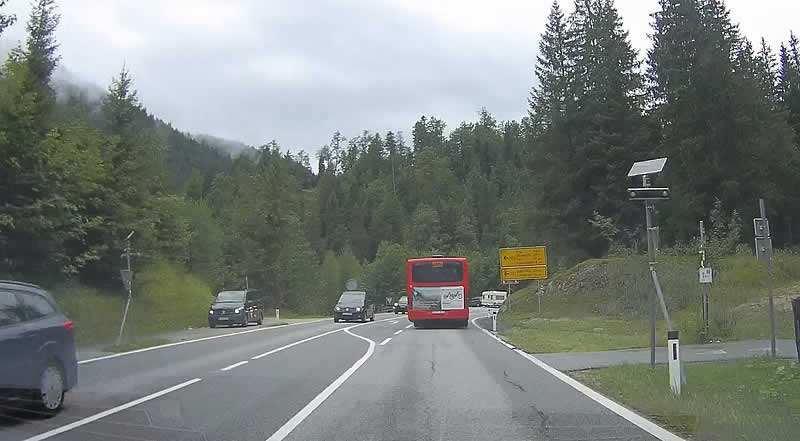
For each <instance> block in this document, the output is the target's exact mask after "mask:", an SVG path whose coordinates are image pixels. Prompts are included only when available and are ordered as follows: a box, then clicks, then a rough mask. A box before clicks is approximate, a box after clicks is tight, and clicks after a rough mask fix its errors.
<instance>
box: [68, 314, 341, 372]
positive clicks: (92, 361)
mask: <svg viewBox="0 0 800 441" xmlns="http://www.w3.org/2000/svg"><path fill="white" fill-rule="evenodd" d="M325 320H330V319H327V318H324V319H318V320H309V321H307V322H297V323H289V324H287V325H278V326H268V327H266V328H255V329H249V330H247V331H239V332H231V333H229V334H219V335H212V336H210V337H203V338H197V339H194V340H184V341H177V342H175V343H167V344H164V345H158V346H151V347H149V348H142V349H136V350H133V351H128V352H120V353H118V354H111V355H104V356H102V357H97V358H90V359H88V360H81V361H79V362H78V364H86V363H94V362H95V361H100V360H108V359H109V358H117V357H123V356H125V355H131V354H138V353H140V352H147V351H154V350H156V349H164V348H169V347H172V346H179V345H185V344H188V343H197V342H199V341H207V340H214V339H217V338H223V337H231V336H233V335H242V334H249V333H251V332H262V331H269V330H271V329H280V328H286V327H288V326H298V325H305V324H308V323H318V322H321V321H325Z"/></svg>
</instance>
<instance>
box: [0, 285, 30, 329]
mask: <svg viewBox="0 0 800 441" xmlns="http://www.w3.org/2000/svg"><path fill="white" fill-rule="evenodd" d="M23 320H25V316H24V315H23V311H22V305H20V303H19V300H17V296H16V295H14V293H12V292H8V291H0V326H6V325H13V324H15V323H20V322H22V321H23Z"/></svg>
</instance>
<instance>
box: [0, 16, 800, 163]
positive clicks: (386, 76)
mask: <svg viewBox="0 0 800 441" xmlns="http://www.w3.org/2000/svg"><path fill="white" fill-rule="evenodd" d="M616 3H617V7H618V9H619V10H620V12H621V15H622V17H623V20H624V24H625V27H626V28H627V29H628V30H629V31H630V33H631V41H632V42H633V44H634V46H635V47H636V48H637V49H638V50H639V51H640V54H642V56H643V54H644V51H645V50H646V49H647V48H648V47H649V40H648V36H647V34H648V32H649V30H650V17H649V14H650V13H652V12H653V11H654V10H656V9H657V4H658V2H657V0H617V2H616ZM58 4H59V6H60V13H61V15H62V19H61V25H60V27H59V29H58V40H59V42H60V44H61V55H62V57H63V58H62V65H63V66H64V67H65V68H66V69H68V70H69V71H70V72H71V73H73V74H74V75H76V76H77V77H78V78H80V79H82V80H84V81H88V82H91V83H95V84H97V85H99V86H101V87H103V88H105V87H107V85H108V83H109V81H110V80H111V78H112V76H114V75H115V74H116V73H117V72H119V70H120V68H121V66H122V64H123V62H124V63H126V65H127V66H128V68H129V69H130V70H131V72H132V73H133V75H134V78H135V81H136V88H137V89H138V90H139V96H140V97H141V99H142V101H143V102H144V104H145V106H146V107H147V108H148V110H149V111H150V112H152V113H154V114H155V115H156V116H158V117H160V118H162V119H164V120H166V121H170V122H172V123H173V125H174V126H175V127H177V128H179V129H181V130H184V131H189V132H193V133H207V134H212V135H216V136H220V137H225V138H229V139H235V140H240V141H243V142H246V143H248V144H251V145H259V144H263V143H266V142H268V141H270V140H272V139H275V140H277V141H278V142H279V143H280V144H281V145H282V146H283V147H284V148H291V149H292V150H295V151H296V150H299V149H305V150H307V151H309V152H315V151H316V150H317V149H319V147H321V146H322V145H324V144H326V143H327V142H328V141H329V140H330V137H331V134H332V133H333V132H334V131H335V130H340V131H341V132H342V133H343V134H344V135H345V136H353V135H356V134H359V133H360V132H361V130H370V131H373V132H374V131H380V132H384V131H386V130H395V131H398V130H401V131H404V132H405V133H407V134H408V136H407V138H409V140H410V130H411V126H412V125H413V123H414V122H415V121H416V120H417V119H418V118H419V116H420V115H423V114H426V115H435V116H437V117H439V118H442V119H444V120H445V122H446V123H447V124H448V127H449V128H453V127H454V126H456V125H457V124H458V123H460V122H461V121H464V120H474V119H475V117H476V114H477V112H478V110H479V109H480V108H481V107H482V106H485V107H486V108H487V109H488V110H489V111H490V112H492V113H493V114H495V116H496V117H497V118H498V119H501V120H509V119H519V118H520V117H521V116H522V115H524V113H525V111H526V106H527V101H526V100H527V96H528V91H529V89H530V87H531V85H532V84H533V81H534V78H533V74H532V68H533V62H534V60H535V56H536V52H537V47H538V37H539V34H540V33H541V32H542V30H543V29H544V24H545V20H546V17H547V13H548V11H549V8H550V4H551V1H550V0H513V1H512V0H495V1H485V0H477V1H473V0H442V1H437V0H386V1H377V0H364V1H357V0H337V1H333V0H301V1H298V0H228V1H219V0H136V1H129V0H61V1H58ZM561 4H562V6H564V7H565V9H567V10H569V9H570V8H568V7H567V5H571V4H572V1H571V0H568V1H562V2H561ZM727 4H728V6H729V8H730V9H731V11H732V16H733V19H734V21H736V22H738V23H739V24H740V28H741V30H742V32H743V33H744V35H746V36H747V37H749V38H750V39H751V40H754V41H757V40H760V38H761V37H762V36H764V37H765V38H766V39H767V41H768V42H769V43H770V44H771V45H772V46H773V48H775V49H777V47H778V45H779V43H780V42H781V41H785V40H787V38H788V35H789V30H790V29H792V27H793V26H794V31H795V32H800V23H798V21H797V20H798V17H800V1H798V0H761V1H753V0H729V1H728V2H727ZM8 9H9V11H10V12H14V13H16V14H17V16H18V18H19V21H18V23H17V24H16V25H15V26H13V27H12V28H11V29H9V30H7V31H6V33H5V34H3V37H2V38H3V39H4V40H6V41H5V43H6V44H8V43H12V44H13V43H14V42H15V41H17V40H21V39H24V23H25V20H26V19H27V16H28V13H29V10H30V6H29V2H28V0H9V5H8Z"/></svg>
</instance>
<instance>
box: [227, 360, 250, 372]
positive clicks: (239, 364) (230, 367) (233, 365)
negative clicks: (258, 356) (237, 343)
mask: <svg viewBox="0 0 800 441" xmlns="http://www.w3.org/2000/svg"><path fill="white" fill-rule="evenodd" d="M247 363H250V362H249V361H247V360H245V361H240V362H238V363H234V364H232V365H230V366H227V367H224V368H222V369H220V370H221V371H229V370H231V369H236V368H237V367H239V366H242V365H245V364H247Z"/></svg>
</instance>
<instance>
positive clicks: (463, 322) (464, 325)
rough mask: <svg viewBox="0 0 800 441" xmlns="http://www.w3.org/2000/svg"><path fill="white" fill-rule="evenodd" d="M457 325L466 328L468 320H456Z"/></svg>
mask: <svg viewBox="0 0 800 441" xmlns="http://www.w3.org/2000/svg"><path fill="white" fill-rule="evenodd" d="M458 327H459V328H464V329H466V328H467V327H469V321H468V320H461V321H460V322H458Z"/></svg>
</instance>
